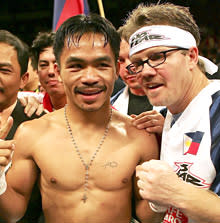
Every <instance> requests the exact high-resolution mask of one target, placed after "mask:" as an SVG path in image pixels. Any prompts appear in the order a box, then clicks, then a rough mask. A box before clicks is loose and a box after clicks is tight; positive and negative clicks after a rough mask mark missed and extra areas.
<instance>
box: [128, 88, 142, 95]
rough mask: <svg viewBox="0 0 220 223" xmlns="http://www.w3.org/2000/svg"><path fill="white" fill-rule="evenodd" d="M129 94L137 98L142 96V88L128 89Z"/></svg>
mask: <svg viewBox="0 0 220 223" xmlns="http://www.w3.org/2000/svg"><path fill="white" fill-rule="evenodd" d="M129 90H130V92H131V93H132V94H134V95H137V96H144V95H145V93H144V91H143V89H142V88H129Z"/></svg>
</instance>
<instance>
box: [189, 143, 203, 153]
mask: <svg viewBox="0 0 220 223" xmlns="http://www.w3.org/2000/svg"><path fill="white" fill-rule="evenodd" d="M199 145H200V143H197V142H192V143H191V145H190V147H189V149H188V151H187V152H186V153H189V154H192V155H196V154H197V152H198V149H199Z"/></svg>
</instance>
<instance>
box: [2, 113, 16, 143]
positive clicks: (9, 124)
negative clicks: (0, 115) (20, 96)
mask: <svg viewBox="0 0 220 223" xmlns="http://www.w3.org/2000/svg"><path fill="white" fill-rule="evenodd" d="M0 123H1V125H0V139H5V138H6V136H7V135H8V133H9V131H10V129H11V127H12V125H13V118H12V117H11V116H9V117H8V119H7V121H6V122H5V123H2V122H1V120H0Z"/></svg>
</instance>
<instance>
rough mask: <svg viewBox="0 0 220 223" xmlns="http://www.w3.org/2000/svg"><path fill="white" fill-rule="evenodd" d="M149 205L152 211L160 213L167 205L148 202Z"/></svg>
mask: <svg viewBox="0 0 220 223" xmlns="http://www.w3.org/2000/svg"><path fill="white" fill-rule="evenodd" d="M149 206H150V208H151V210H152V211H154V212H157V213H160V212H165V211H166V210H167V207H165V206H162V205H158V204H155V203H152V202H149Z"/></svg>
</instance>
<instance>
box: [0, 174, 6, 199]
mask: <svg viewBox="0 0 220 223" xmlns="http://www.w3.org/2000/svg"><path fill="white" fill-rule="evenodd" d="M6 189H7V183H6V179H5V171H1V176H0V195H2V194H3V193H5V191H6Z"/></svg>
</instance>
